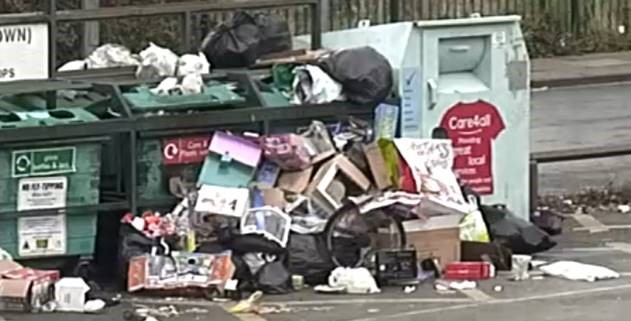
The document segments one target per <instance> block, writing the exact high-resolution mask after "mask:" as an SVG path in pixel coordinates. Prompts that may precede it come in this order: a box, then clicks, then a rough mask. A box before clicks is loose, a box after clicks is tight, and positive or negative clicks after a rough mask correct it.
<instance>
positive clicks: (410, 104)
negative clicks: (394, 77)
mask: <svg viewBox="0 0 631 321" xmlns="http://www.w3.org/2000/svg"><path fill="white" fill-rule="evenodd" d="M421 76H422V74H421V71H420V70H419V69H418V68H403V70H402V71H401V79H400V80H399V83H400V84H401V133H402V135H403V136H405V137H417V136H420V135H421V127H420V126H421V102H422V98H423V97H422V95H421V90H422V86H421V81H422V79H421Z"/></svg>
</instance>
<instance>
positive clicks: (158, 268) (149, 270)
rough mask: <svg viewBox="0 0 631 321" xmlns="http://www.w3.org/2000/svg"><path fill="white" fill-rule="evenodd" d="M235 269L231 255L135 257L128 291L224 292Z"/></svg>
mask: <svg viewBox="0 0 631 321" xmlns="http://www.w3.org/2000/svg"><path fill="white" fill-rule="evenodd" d="M234 271H235V266H234V264H233V263H232V259H231V255H230V253H229V252H225V253H219V254H205V253H188V252H172V254H171V256H151V255H148V254H147V255H141V256H136V257H133V258H132V259H131V260H130V262H129V269H128V270H127V290H128V291H129V292H135V291H139V290H142V289H145V290H176V289H186V288H209V287H217V288H219V289H223V286H224V284H225V283H226V282H227V281H228V280H230V279H232V276H233V274H234Z"/></svg>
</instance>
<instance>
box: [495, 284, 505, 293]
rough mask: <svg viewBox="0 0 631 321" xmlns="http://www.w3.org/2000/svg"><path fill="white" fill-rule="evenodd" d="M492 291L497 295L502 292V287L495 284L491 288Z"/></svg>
mask: <svg viewBox="0 0 631 321" xmlns="http://www.w3.org/2000/svg"><path fill="white" fill-rule="evenodd" d="M493 291H495V292H497V293H499V292H502V291H504V287H503V286H501V285H499V284H497V285H495V286H493Z"/></svg>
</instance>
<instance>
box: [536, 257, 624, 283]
mask: <svg viewBox="0 0 631 321" xmlns="http://www.w3.org/2000/svg"><path fill="white" fill-rule="evenodd" d="M539 269H540V270H541V271H543V272H544V273H546V274H548V275H551V276H556V277H560V278H564V279H568V280H573V281H587V282H595V281H598V280H608V279H617V278H619V277H620V274H619V273H617V272H615V271H613V270H610V269H608V268H605V267H602V266H597V265H590V264H583V263H579V262H572V261H559V262H555V263H552V264H549V265H545V266H542V267H540V268H539Z"/></svg>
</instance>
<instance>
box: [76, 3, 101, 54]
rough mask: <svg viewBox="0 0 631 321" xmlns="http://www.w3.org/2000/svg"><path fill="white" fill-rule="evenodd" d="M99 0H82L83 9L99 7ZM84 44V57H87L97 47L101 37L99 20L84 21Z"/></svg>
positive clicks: (82, 38)
mask: <svg viewBox="0 0 631 321" xmlns="http://www.w3.org/2000/svg"><path fill="white" fill-rule="evenodd" d="M98 8H99V0H81V9H84V10H85V9H98ZM81 40H82V42H83V45H82V47H81V49H82V52H83V57H87V56H88V55H89V54H90V53H92V51H94V49H96V48H97V47H98V46H99V44H100V42H101V39H100V37H99V22H98V21H86V22H84V23H83V36H82V37H81Z"/></svg>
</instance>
